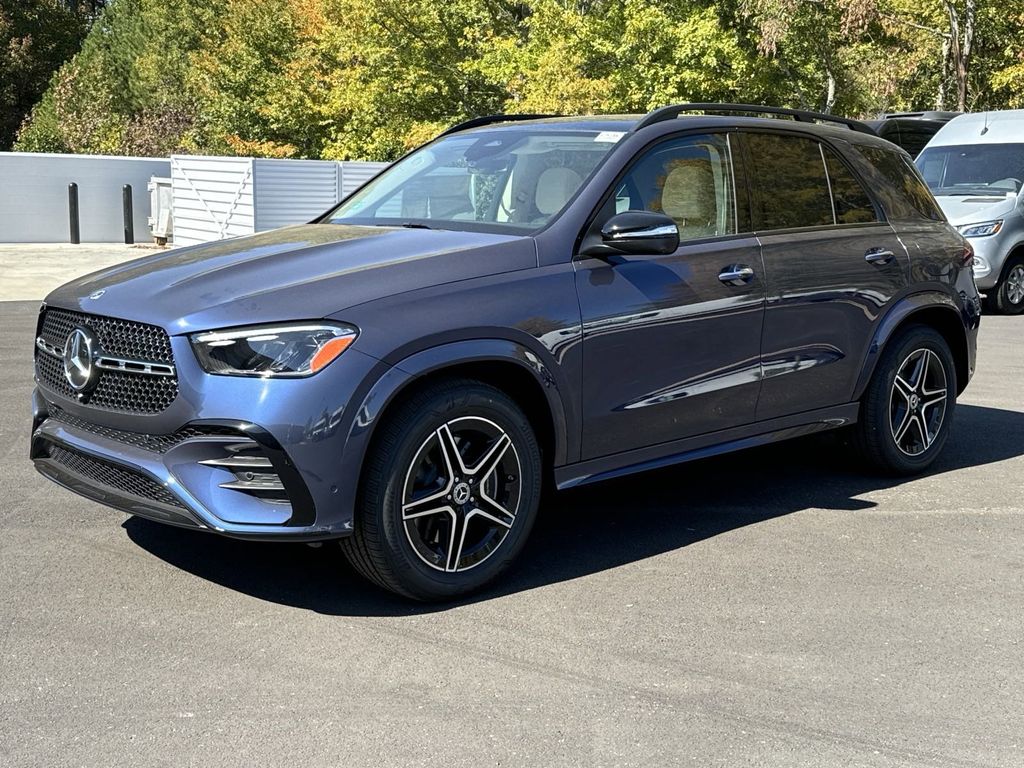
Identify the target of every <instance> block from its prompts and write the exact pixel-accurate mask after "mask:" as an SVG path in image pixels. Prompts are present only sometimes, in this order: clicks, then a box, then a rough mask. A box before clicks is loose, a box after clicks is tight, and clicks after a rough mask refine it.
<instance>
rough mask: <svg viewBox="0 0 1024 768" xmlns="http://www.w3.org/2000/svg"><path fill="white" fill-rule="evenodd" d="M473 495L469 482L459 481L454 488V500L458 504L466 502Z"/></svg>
mask: <svg viewBox="0 0 1024 768" xmlns="http://www.w3.org/2000/svg"><path fill="white" fill-rule="evenodd" d="M471 495H472V494H471V491H470V489H469V484H468V483H459V484H458V485H456V486H455V487H454V488H453V489H452V501H454V502H455V503H456V504H465V503H466V502H467V501H469V497H470V496H471Z"/></svg>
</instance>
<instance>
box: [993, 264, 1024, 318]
mask: <svg viewBox="0 0 1024 768" xmlns="http://www.w3.org/2000/svg"><path fill="white" fill-rule="evenodd" d="M993 303H994V304H995V308H996V309H997V310H998V311H999V312H1002V313H1003V314H1004V315H1019V314H1020V313H1021V312H1024V256H1016V257H1014V258H1013V259H1012V260H1011V261H1010V262H1009V263H1008V264H1007V265H1006V274H1005V275H1004V276H1003V279H1002V280H1000V281H999V285H997V286H996V288H995V298H994V300H993Z"/></svg>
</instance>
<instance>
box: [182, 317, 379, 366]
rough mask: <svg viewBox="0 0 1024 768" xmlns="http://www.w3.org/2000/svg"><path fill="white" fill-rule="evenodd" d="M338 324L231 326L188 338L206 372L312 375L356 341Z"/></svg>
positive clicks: (348, 329)
mask: <svg viewBox="0 0 1024 768" xmlns="http://www.w3.org/2000/svg"><path fill="white" fill-rule="evenodd" d="M358 335H359V331H358V330H357V329H356V328H354V327H353V326H351V325H342V324H340V323H294V324H288V325H260V326H251V327H249V328H232V329H229V330H225V331H208V332H205V333H196V334H193V335H192V336H190V337H189V341H191V342H192V349H194V350H195V353H196V357H197V358H198V359H199V364H200V365H202V366H203V368H205V369H206V370H207V371H208V372H209V373H219V374H223V375H226V376H260V377H264V378H268V377H269V378H277V377H296V376H312V375H313V374H314V373H316V372H317V371H319V370H322V369H323V368H324V367H326V366H327V365H328V364H329V363H330V362H331V361H332V360H334V359H335V358H336V357H337V356H338V355H340V354H341V353H342V352H344V351H345V350H346V349H348V347H349V345H350V344H352V342H353V341H355V340H356V336H358Z"/></svg>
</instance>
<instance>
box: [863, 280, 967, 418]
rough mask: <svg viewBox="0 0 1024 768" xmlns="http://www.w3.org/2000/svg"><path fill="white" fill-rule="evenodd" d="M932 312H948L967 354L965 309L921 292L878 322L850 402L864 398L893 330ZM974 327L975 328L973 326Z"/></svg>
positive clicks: (936, 293)
mask: <svg viewBox="0 0 1024 768" xmlns="http://www.w3.org/2000/svg"><path fill="white" fill-rule="evenodd" d="M935 309H938V310H940V311H943V312H948V313H950V315H949V316H950V318H951V319H955V321H956V327H957V328H959V329H960V331H961V333H963V336H964V339H963V341H964V349H965V351H969V344H968V340H967V329H968V327H969V322H970V321H969V320H968V319H967V318H965V313H967V312H968V310H967V309H966V308H961V307H960V306H959V305H958V304H957V303H956V301H955V300H954V299H953V297H952V296H950V295H949V294H947V293H943V292H941V291H925V292H922V293H914V294H911V295H909V296H905V297H904V298H902V299H900V300H899V301H897V302H896V303H895V304H894V305H893V306H892V307H891V308H890V309H889V311H888V312H887V313H886V314H885V315H884V316H883V317H882V319H881V320H879V321H878V324H877V325H876V327H875V334H874V337H873V338H872V340H871V344H870V345H869V347H868V351H867V354H866V355H865V357H864V360H863V362H862V363H861V371H860V376H859V378H858V379H857V386H856V389H855V390H854V394H853V398H852V399H853V400H859V399H860V398H861V396H862V395H863V394H864V390H865V389H866V388H867V385H868V382H870V381H871V377H872V376H873V375H874V372H875V368H876V367H877V365H878V360H879V358H880V357H881V355H882V350H884V349H885V345H886V344H887V343H888V341H889V339H891V338H892V336H893V334H894V333H895V332H896V329H897V328H899V327H900V326H901V325H902V324H903V323H904V322H905V321H907V320H908V319H910V318H911V317H912V316H913V315H915V314H918V313H920V312H923V311H925V310H935ZM974 327H977V324H976V322H975V324H974ZM955 352H956V350H954V353H955ZM968 365H969V367H970V368H971V369H973V360H969V361H968ZM963 384H964V385H966V382H963Z"/></svg>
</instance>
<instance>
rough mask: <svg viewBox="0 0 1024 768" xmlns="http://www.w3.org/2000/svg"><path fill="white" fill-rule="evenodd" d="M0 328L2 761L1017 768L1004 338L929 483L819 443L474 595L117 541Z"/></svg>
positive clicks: (1023, 445) (1012, 492)
mask: <svg viewBox="0 0 1024 768" xmlns="http://www.w3.org/2000/svg"><path fill="white" fill-rule="evenodd" d="M36 306H37V305H36V303H34V302H8V303H0V455H2V456H3V458H4V460H3V462H2V463H0V492H2V497H0V498H2V504H0V520H2V534H3V535H2V536H0V765H3V766H12V767H13V766H204V767H208V766H254V765H267V766H271V765H300V766H303V767H304V768H305V767H307V766H385V765H386V766H391V765H394V766H419V765H444V766H446V768H451V767H453V766H473V767H474V768H476V767H478V766H514V767H518V766H587V767H591V766H674V765H693V766H701V767H702V768H703V767H705V766H741V765H752V766H771V767H774V766H814V767H815V768H820V767H821V766H1020V765H1024V640H1022V638H1024V500H1022V498H1024V496H1022V478H1024V389H1022V382H1024V350H1022V344H1021V338H1022V335H1024V318H1004V317H986V318H985V319H984V323H983V328H982V332H981V341H980V353H979V372H978V374H977V376H976V377H975V380H974V381H973V382H972V384H971V385H970V387H969V388H968V390H967V392H966V393H965V394H964V396H963V397H962V398H961V401H960V405H959V407H958V408H957V411H956V422H955V425H954V433H953V435H952V439H951V441H950V443H949V444H948V445H947V448H946V451H945V453H944V454H943V456H942V457H941V458H940V459H939V461H938V463H937V464H936V466H935V467H934V469H933V470H932V471H931V472H930V473H929V474H928V475H927V476H924V477H919V478H914V479H910V480H905V479H904V480H893V479H891V478H879V477H875V476H871V475H865V474H863V473H861V471H860V470H859V469H858V468H857V467H856V466H854V465H853V464H852V463H851V461H850V459H849V456H848V454H847V453H846V451H845V449H844V448H843V446H842V444H841V443H840V442H839V441H838V440H828V439H822V438H816V439H807V440H801V441H797V442H793V443H788V444H784V445H781V446H775V447H771V448H767V449H758V450H754V451H749V452H746V453H738V454H732V455H730V456H726V457H722V458H719V459H714V460H708V461H703V462H699V463H694V464H689V465H685V466H682V467H676V468H670V469H665V470H661V471H658V472H655V473H647V474H643V475H637V476H634V477H631V478H627V479H623V480H619V481H615V482H613V483H610V484H605V485H599V486H593V487H591V488H583V489H579V490H576V491H573V492H569V493H563V494H554V495H552V496H551V498H550V499H549V500H548V501H547V502H546V503H545V505H544V506H543V508H542V510H541V522H540V523H539V526H538V528H537V530H536V531H535V533H534V536H533V540H532V543H531V545H530V546H529V547H528V549H527V551H526V553H525V556H524V558H523V559H522V561H521V563H520V565H519V566H518V568H516V570H515V571H514V572H513V573H511V574H510V575H509V577H508V578H506V579H505V581H504V582H503V583H501V584H500V585H498V586H497V587H495V588H494V589H493V590H491V591H490V592H487V593H485V594H483V595H480V596H478V597H476V598H474V599H472V600H469V601H467V602H463V603H460V604H457V605H449V606H418V605H413V604H409V603H407V602H404V601H401V600H399V599H397V598H394V597H392V596H390V595H388V594H385V593H383V592H381V591H379V590H377V589H375V588H373V587H371V586H369V585H367V584H365V583H364V582H362V581H361V580H359V579H358V578H357V577H356V576H355V575H353V574H352V573H351V572H350V571H349V570H348V569H347V568H346V567H345V566H344V565H343V564H342V561H341V559H340V556H338V554H337V553H336V552H335V550H334V548H333V547H331V546H323V547H321V548H318V549H314V548H311V547H307V546H304V545H286V544H258V543H241V542H235V541H230V540H226V539H221V538H217V537H214V536H212V535H209V534H202V533H195V532H188V531H180V530H177V529H173V528H167V527H163V526H161V525H159V524H156V523H149V522H146V521H143V520H138V519H133V518H126V517H125V516H123V515H121V514H120V513H118V512H115V511H112V510H108V509H105V508H103V507H101V506H99V505H97V504H94V503H91V502H88V501H85V500H83V499H79V498H78V497H76V496H74V495H72V494H70V493H69V492H67V491H64V490H62V489H60V488H57V487H56V486H54V485H52V484H50V483H48V482H46V481H44V480H43V479H42V478H41V477H39V476H37V475H36V474H35V472H34V471H33V469H32V467H31V465H30V463H29V461H28V459H27V458H26V457H27V449H28V430H29V393H30V391H31V387H32V334H33V327H34V321H35V315H36Z"/></svg>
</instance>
